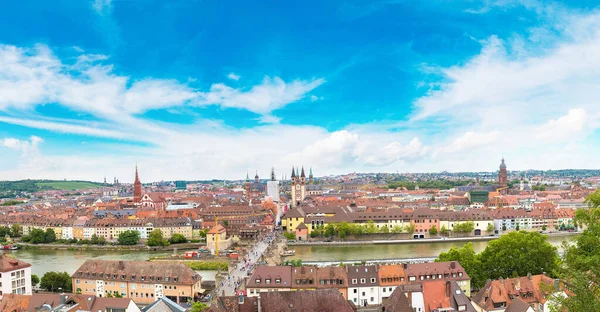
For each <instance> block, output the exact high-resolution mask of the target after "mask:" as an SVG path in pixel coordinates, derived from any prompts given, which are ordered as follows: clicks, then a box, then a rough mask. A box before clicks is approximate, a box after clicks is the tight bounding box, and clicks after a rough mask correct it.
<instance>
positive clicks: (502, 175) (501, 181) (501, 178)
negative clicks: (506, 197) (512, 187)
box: [498, 157, 508, 194]
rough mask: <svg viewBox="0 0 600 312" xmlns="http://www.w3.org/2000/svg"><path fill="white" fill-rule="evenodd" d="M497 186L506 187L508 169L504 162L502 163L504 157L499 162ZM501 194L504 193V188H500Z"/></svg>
mask: <svg viewBox="0 0 600 312" xmlns="http://www.w3.org/2000/svg"><path fill="white" fill-rule="evenodd" d="M498 186H499V187H500V188H506V187H508V171H506V164H505V163H504V157H503V158H502V163H501V164H500V172H498ZM501 192H502V193H503V194H506V189H504V190H501Z"/></svg>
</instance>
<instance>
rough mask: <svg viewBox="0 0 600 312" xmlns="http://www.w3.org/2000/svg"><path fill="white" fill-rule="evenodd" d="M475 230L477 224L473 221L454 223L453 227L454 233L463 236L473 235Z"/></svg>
mask: <svg viewBox="0 0 600 312" xmlns="http://www.w3.org/2000/svg"><path fill="white" fill-rule="evenodd" d="M473 230H475V223H474V222H473V221H467V222H457V223H454V226H453V227H452V231H453V232H456V233H461V234H468V233H472V232H473Z"/></svg>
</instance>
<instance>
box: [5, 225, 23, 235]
mask: <svg viewBox="0 0 600 312" xmlns="http://www.w3.org/2000/svg"><path fill="white" fill-rule="evenodd" d="M2 236H4V235H2ZM10 236H11V237H19V236H21V225H19V224H17V223H14V224H13V225H11V226H10Z"/></svg>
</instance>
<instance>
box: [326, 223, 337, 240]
mask: <svg viewBox="0 0 600 312" xmlns="http://www.w3.org/2000/svg"><path fill="white" fill-rule="evenodd" d="M334 235H335V225H334V224H333V223H329V224H327V226H326V227H325V236H326V237H332V236H334Z"/></svg>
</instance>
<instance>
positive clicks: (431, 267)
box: [403, 261, 471, 296]
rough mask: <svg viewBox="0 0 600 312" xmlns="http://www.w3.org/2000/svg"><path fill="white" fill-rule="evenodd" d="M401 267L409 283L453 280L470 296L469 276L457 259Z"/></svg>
mask: <svg viewBox="0 0 600 312" xmlns="http://www.w3.org/2000/svg"><path fill="white" fill-rule="evenodd" d="M403 268H404V275H405V276H406V280H407V282H408V283H409V284H418V283H423V282H426V281H435V280H445V281H455V282H457V284H458V285H459V286H460V288H461V289H462V291H463V292H464V293H465V294H467V296H471V278H470V277H469V275H468V274H467V272H465V269H464V268H463V267H462V265H460V263H458V261H447V262H430V263H414V264H404V267H403Z"/></svg>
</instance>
